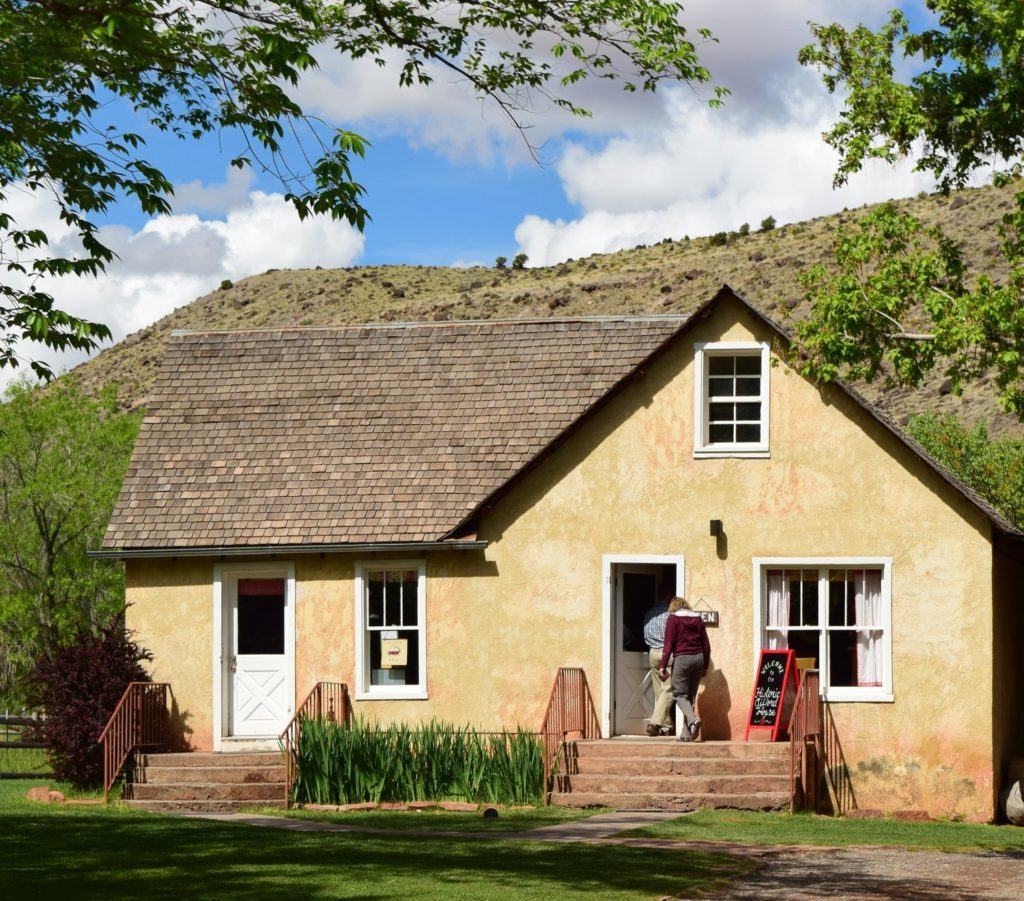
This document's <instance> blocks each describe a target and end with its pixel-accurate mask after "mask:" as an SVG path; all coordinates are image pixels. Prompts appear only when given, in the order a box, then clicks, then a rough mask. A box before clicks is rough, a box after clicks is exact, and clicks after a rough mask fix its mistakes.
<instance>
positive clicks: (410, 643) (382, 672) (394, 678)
mask: <svg viewBox="0 0 1024 901" xmlns="http://www.w3.org/2000/svg"><path fill="white" fill-rule="evenodd" d="M368 634H369V636H370V684H371V685H380V686H399V687H400V686H403V685H419V681H420V662H419V658H420V648H419V636H418V633H417V632H416V631H415V630H410V629H402V630H399V632H398V641H400V642H403V643H404V648H402V650H404V652H405V655H406V664H405V666H391V667H384V666H382V665H381V663H382V659H381V658H382V654H381V646H382V644H383V643H384V642H387V641H391V639H385V638H382V634H381V633H380V632H370V633H368ZM400 647H401V646H400Z"/></svg>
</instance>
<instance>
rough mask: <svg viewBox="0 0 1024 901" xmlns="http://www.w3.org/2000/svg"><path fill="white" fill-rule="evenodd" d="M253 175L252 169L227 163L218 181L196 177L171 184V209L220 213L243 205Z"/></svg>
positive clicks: (182, 211)
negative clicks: (172, 195) (180, 183)
mask: <svg viewBox="0 0 1024 901" xmlns="http://www.w3.org/2000/svg"><path fill="white" fill-rule="evenodd" d="M254 178H255V175H254V174H253V171H252V169H249V168H245V169H238V168H236V167H235V166H228V168H227V172H225V174H224V181H223V182H221V183H220V184H212V185H211V184H204V183H203V182H202V181H200V180H199V179H196V180H195V181H190V182H186V183H185V184H182V185H175V186H174V209H175V210H176V211H177V212H179V213H223V212H226V211H227V210H230V209H234V208H235V207H238V206H242V204H244V203H245V202H246V200H247V199H248V197H249V191H250V189H251V188H252V183H253V180H254Z"/></svg>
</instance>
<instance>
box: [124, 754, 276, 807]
mask: <svg viewBox="0 0 1024 901" xmlns="http://www.w3.org/2000/svg"><path fill="white" fill-rule="evenodd" d="M125 800H126V802H127V803H128V804H130V805H131V806H133V807H141V808H144V809H146V810H163V811H182V810H204V811H230V810H237V809H238V808H240V807H252V806H269V807H283V806H285V767H284V762H283V760H282V758H281V755H280V754H279V753H249V752H245V753H222V754H210V753H175V754H144V755H140V757H139V759H138V761H137V762H136V765H135V767H134V768H133V770H132V771H131V773H130V780H129V781H128V783H127V784H126V785H125Z"/></svg>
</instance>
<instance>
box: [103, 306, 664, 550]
mask: <svg viewBox="0 0 1024 901" xmlns="http://www.w3.org/2000/svg"><path fill="white" fill-rule="evenodd" d="M682 323H683V320H681V319H680V318H679V317H668V318H650V319H648V318H643V319H621V318H616V319H590V320H575V321H573V320H542V321H523V320H520V321H515V322H507V321H506V322H493V321H492V322H473V323H429V324H422V323H421V324H412V325H398V326H355V327H343V328H326V329H285V330H274V331H241V332H194V333H184V334H178V335H175V336H174V337H173V338H172V340H171V343H170V346H169V348H168V351H167V354H166V357H165V359H164V361H163V364H162V367H161V370H160V375H159V377H158V380H157V383H156V385H155V388H154V391H153V394H152V397H151V402H150V405H149V409H148V413H147V415H146V417H145V419H144V420H143V424H142V429H141V432H140V434H139V438H138V442H137V443H136V446H135V451H134V453H133V455H132V460H131V464H130V467H129V470H128V474H127V476H126V478H125V482H124V486H123V488H122V491H121V494H120V497H119V499H118V501H117V505H116V507H115V510H114V514H113V516H112V518H111V521H110V526H109V528H108V530H107V534H106V537H105V539H104V542H103V547H104V548H107V549H114V548H116V549H142V548H172V547H180V548H198V547H240V546H266V545H307V544H314V545H322V544H358V543H368V542H422V541H432V540H438V539H440V538H442V537H443V536H444V535H445V534H446V533H447V532H449V531H450V530H451V529H452V528H453V527H454V526H456V525H457V524H458V523H459V522H460V521H461V520H462V519H463V518H464V517H465V516H466V515H467V513H468V512H469V511H470V510H472V509H473V508H474V507H475V506H476V505H477V504H478V503H479V501H480V500H481V499H482V498H484V497H486V496H487V495H488V494H490V493H491V492H493V491H494V490H495V489H497V488H498V487H499V486H500V485H501V484H502V483H504V482H505V481H507V480H508V479H509V478H510V477H511V476H513V475H514V474H515V473H516V472H517V471H518V470H519V469H520V468H521V467H522V466H523V465H524V464H526V463H527V462H528V461H529V460H530V459H532V458H533V457H534V456H535V455H536V454H537V453H538V452H539V451H540V450H541V449H542V448H544V447H545V446H546V445H547V444H549V443H550V442H551V441H552V440H553V439H554V438H555V437H556V436H557V435H558V434H559V433H560V432H562V431H563V430H564V429H566V428H567V427H568V426H569V425H570V424H571V423H572V422H573V421H574V420H576V419H577V418H578V417H579V416H580V415H581V414H582V413H584V411H586V410H587V408H588V407H590V406H591V405H592V404H594V403H595V402H596V401H598V400H599V399H600V398H601V397H602V396H603V395H604V394H606V393H607V392H608V390H609V389H610V388H611V387H612V386H613V385H615V384H616V382H618V381H619V380H620V379H622V378H623V377H625V376H627V375H628V374H629V373H630V372H631V371H632V370H634V369H635V368H636V366H637V365H638V364H640V363H641V362H642V361H643V360H644V358H646V357H647V356H648V355H650V354H651V353H652V352H653V351H654V350H656V349H657V348H658V347H659V346H660V345H661V344H662V343H664V342H665V341H666V340H667V339H669V338H670V337H671V336H672V335H673V334H674V333H675V332H676V331H677V330H678V329H679V328H680V327H681V325H682Z"/></svg>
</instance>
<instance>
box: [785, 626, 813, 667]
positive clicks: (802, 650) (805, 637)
mask: <svg viewBox="0 0 1024 901" xmlns="http://www.w3.org/2000/svg"><path fill="white" fill-rule="evenodd" d="M819 634H820V633H818V632H814V631H807V632H793V631H790V633H789V635H788V636H787V637H788V638H789V649H790V650H791V651H795V652H796V656H797V657H800V658H807V657H810V658H812V659H813V660H814V666H813V667H812V669H817V668H818V666H819V663H818V635H819Z"/></svg>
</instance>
